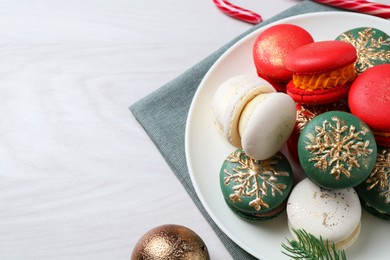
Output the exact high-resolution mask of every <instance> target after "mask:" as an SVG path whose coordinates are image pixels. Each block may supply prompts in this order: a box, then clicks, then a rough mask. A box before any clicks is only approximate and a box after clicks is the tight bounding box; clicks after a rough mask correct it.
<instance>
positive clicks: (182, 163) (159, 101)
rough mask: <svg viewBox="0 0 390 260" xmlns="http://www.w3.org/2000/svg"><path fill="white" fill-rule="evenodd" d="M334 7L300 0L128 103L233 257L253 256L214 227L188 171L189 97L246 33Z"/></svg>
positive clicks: (244, 257)
mask: <svg viewBox="0 0 390 260" xmlns="http://www.w3.org/2000/svg"><path fill="white" fill-rule="evenodd" d="M335 10H340V9H336V8H333V7H328V6H325V5H321V4H317V3H314V2H311V1H304V2H301V3H299V4H298V5H296V6H294V7H292V8H290V9H288V10H286V11H284V12H282V13H280V14H278V15H276V16H274V17H273V18H271V19H269V20H267V21H265V22H263V23H261V24H259V25H256V26H254V27H253V28H251V29H250V30H248V31H246V32H244V33H243V34H241V35H239V36H238V37H236V38H234V39H233V40H231V41H230V42H228V43H227V44H225V45H224V46H222V47H221V48H220V49H218V50H217V51H215V52H214V53H212V54H211V55H210V56H208V57H206V58H205V59H204V60H202V61H200V62H199V63H197V64H196V65H194V66H193V67H191V68H190V69H188V70H187V71H186V72H184V73H183V74H182V75H180V76H178V77H177V78H175V79H173V80H172V81H170V82H169V83H167V84H165V85H164V86H162V87H161V88H160V89H158V90H156V91H155V92H153V93H151V94H149V95H148V96H146V97H144V98H143V99H141V100H139V101H137V102H136V103H134V104H133V105H131V106H130V110H131V112H132V113H133V115H134V116H135V118H136V119H137V120H138V122H139V123H140V124H141V125H142V127H143V128H144V129H145V131H146V132H147V134H148V135H149V137H150V139H151V140H152V141H153V142H154V144H155V145H156V147H157V148H158V149H159V151H160V152H161V154H162V156H163V157H164V159H165V160H166V162H167V163H168V165H169V166H170V167H171V169H172V170H173V172H174V174H175V175H176V176H177V178H178V179H179V181H180V182H181V183H182V185H183V186H184V188H185V189H186V191H187V192H188V194H189V195H190V197H191V198H192V200H193V201H194V203H195V205H196V206H197V207H198V209H199V210H200V212H201V213H202V214H203V216H204V217H205V219H206V220H207V221H208V222H209V223H210V225H211V227H212V228H213V229H214V231H215V232H216V234H217V235H218V237H219V238H220V239H221V240H222V242H223V244H224V245H225V247H226V249H227V250H228V251H229V252H230V254H231V255H232V257H233V258H234V259H256V258H254V257H253V256H251V255H249V254H248V253H247V252H246V251H244V250H243V249H241V248H240V247H239V246H237V245H236V244H235V243H234V242H233V241H232V240H230V239H229V237H227V236H226V235H225V234H224V233H223V232H222V231H221V230H220V229H219V228H218V227H217V225H216V224H215V223H214V221H213V220H212V219H211V218H210V216H209V215H208V214H207V212H206V210H205V209H204V207H203V206H202V203H201V202H200V200H199V198H198V197H197V195H196V193H195V190H194V188H193V186H192V183H191V179H190V176H189V173H188V169H187V163H186V158H185V148H184V133H185V126H186V120H187V114H188V110H189V108H190V105H191V102H192V98H193V96H194V94H195V91H196V89H197V88H198V86H199V84H200V82H201V80H202V79H203V77H204V75H205V74H206V72H207V71H208V70H209V68H210V67H211V66H212V65H213V63H214V62H215V61H216V60H217V59H218V58H219V56H221V54H223V53H224V52H225V51H226V50H227V49H228V48H229V47H230V46H231V45H233V44H234V43H235V42H237V41H238V40H239V39H241V38H242V37H244V36H245V35H247V34H249V33H250V32H252V31H254V30H256V29H258V28H260V27H262V26H264V25H266V24H269V23H271V22H274V21H277V20H279V19H282V18H285V17H289V16H293V15H298V14H304V13H310V12H321V11H335ZM281 242H282V241H281Z"/></svg>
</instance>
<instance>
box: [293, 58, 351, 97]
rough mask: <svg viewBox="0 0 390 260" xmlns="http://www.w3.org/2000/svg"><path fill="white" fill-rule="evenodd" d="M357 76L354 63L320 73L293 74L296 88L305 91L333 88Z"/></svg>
mask: <svg viewBox="0 0 390 260" xmlns="http://www.w3.org/2000/svg"><path fill="white" fill-rule="evenodd" d="M355 77H356V72H355V65H354V64H353V63H352V64H350V65H348V66H346V67H343V68H340V69H336V70H332V71H326V72H323V73H319V74H296V73H294V74H293V77H292V78H293V79H292V80H293V83H294V87H295V88H299V89H302V90H305V91H313V90H317V89H331V88H334V87H337V86H342V85H345V84H347V83H349V82H352V81H353V80H354V79H355Z"/></svg>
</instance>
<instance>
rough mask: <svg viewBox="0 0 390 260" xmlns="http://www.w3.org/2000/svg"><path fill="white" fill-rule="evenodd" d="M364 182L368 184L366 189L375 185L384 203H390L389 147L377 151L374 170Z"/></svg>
mask: <svg viewBox="0 0 390 260" xmlns="http://www.w3.org/2000/svg"><path fill="white" fill-rule="evenodd" d="M366 183H367V184H369V186H368V187H367V190H371V189H373V188H375V187H377V189H378V191H379V196H381V197H383V198H384V199H385V202H386V203H390V149H383V151H382V152H381V153H378V156H377V159H376V163H375V166H374V170H373V171H372V172H371V174H370V176H369V177H368V178H367V180H366Z"/></svg>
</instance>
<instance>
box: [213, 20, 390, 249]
mask: <svg viewBox="0 0 390 260" xmlns="http://www.w3.org/2000/svg"><path fill="white" fill-rule="evenodd" d="M286 39H288V40H286ZM252 55H253V63H254V68H255V71H256V73H257V76H253V75H251V76H249V75H239V76H236V77H232V78H229V79H227V80H226V81H225V82H223V83H222V84H221V85H220V86H219V87H218V89H217V91H216V93H215V95H214V99H213V111H214V118H215V125H216V127H217V129H218V131H219V132H220V133H221V134H222V135H223V136H224V138H226V140H227V141H228V142H229V143H230V144H231V145H232V146H233V147H234V148H233V149H232V150H233V151H232V152H231V153H230V154H229V155H227V157H226V159H225V160H224V162H223V163H222V166H221V169H220V173H219V174H220V175H219V176H220V186H221V191H222V194H223V196H224V199H225V201H226V204H227V205H228V206H229V208H231V209H232V210H233V212H235V213H236V214H237V215H238V216H240V217H242V218H243V219H246V220H264V219H269V218H273V217H275V216H277V215H278V214H280V212H281V211H283V210H284V209H285V208H287V218H288V225H289V227H290V229H291V230H293V229H305V230H306V231H308V232H309V233H312V234H313V235H315V236H321V237H322V238H323V239H328V240H329V241H330V242H334V243H335V244H336V247H337V248H338V249H344V248H346V247H348V246H350V245H351V244H352V243H353V242H354V241H355V240H356V239H357V237H358V235H359V232H360V225H361V224H360V218H361V203H362V205H363V206H364V208H366V209H367V210H368V212H370V213H372V214H373V215H375V216H377V217H380V218H383V219H390V170H389V168H390V166H389V165H390V37H389V36H388V35H387V34H386V33H384V32H382V31H380V30H377V29H375V28H369V27H361V28H353V29H351V30H349V31H347V32H344V33H341V34H340V35H339V36H338V37H336V38H335V39H329V40H323V41H315V40H314V39H313V37H312V36H311V35H310V33H309V32H308V31H306V30H305V29H303V28H301V27H299V26H296V25H292V24H279V25H275V26H271V27H268V28H267V29H265V30H263V31H262V32H261V33H260V34H259V35H258V37H257V38H256V39H255V42H254V44H253V48H252ZM285 144H287V147H288V150H289V153H290V154H291V155H292V158H293V159H295V161H296V162H299V164H300V166H301V168H302V170H303V172H304V174H305V175H306V177H307V178H305V179H304V180H302V181H301V182H300V183H298V184H297V185H295V186H294V185H293V172H292V170H291V166H290V163H289V161H288V160H287V158H286V157H285V156H284V155H283V154H282V153H281V152H280V149H281V148H282V146H284V145H285ZM303 201H304V202H303ZM292 234H293V235H294V234H295V233H294V232H292Z"/></svg>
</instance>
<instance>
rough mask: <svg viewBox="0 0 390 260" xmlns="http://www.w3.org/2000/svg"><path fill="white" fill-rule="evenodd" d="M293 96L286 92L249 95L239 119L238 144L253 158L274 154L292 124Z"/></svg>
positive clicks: (294, 113)
mask: <svg viewBox="0 0 390 260" xmlns="http://www.w3.org/2000/svg"><path fill="white" fill-rule="evenodd" d="M295 117H296V109H295V102H294V100H293V99H292V98H291V97H290V96H289V95H287V94H285V93H281V92H277V93H267V94H261V95H258V96H257V97H255V98H254V99H252V100H251V101H250V102H249V103H248V104H247V105H246V106H245V108H244V109H243V111H242V113H241V117H240V121H239V126H238V129H239V134H240V136H241V145H242V149H243V150H244V151H245V153H246V154H247V155H248V156H249V157H252V158H253V159H256V160H265V159H268V158H270V157H271V156H273V155H274V154H276V153H277V152H278V151H279V150H280V149H281V148H282V146H283V145H284V144H285V143H286V141H287V139H288V138H289V136H290V134H291V133H292V131H293V129H294V125H295Z"/></svg>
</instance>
